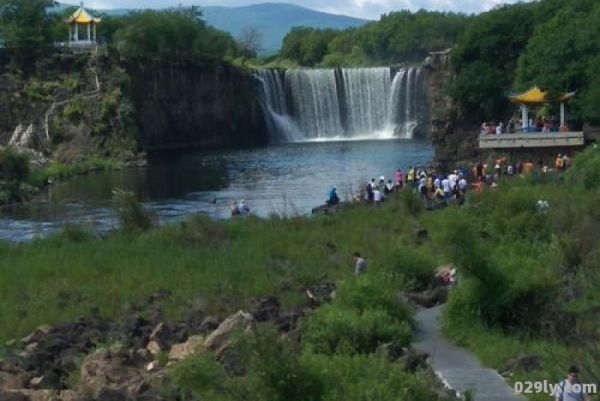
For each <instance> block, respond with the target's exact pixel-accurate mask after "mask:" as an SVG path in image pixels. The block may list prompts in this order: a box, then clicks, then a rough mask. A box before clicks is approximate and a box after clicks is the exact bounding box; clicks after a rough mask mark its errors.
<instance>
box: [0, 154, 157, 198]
mask: <svg viewBox="0 0 600 401" xmlns="http://www.w3.org/2000/svg"><path fill="white" fill-rule="evenodd" d="M146 164H147V161H146V159H145V155H144V154H140V155H138V156H134V157H132V158H130V159H129V160H127V161H125V160H116V159H110V158H109V159H105V158H99V157H94V156H89V157H86V158H83V159H82V160H80V161H77V162H72V163H61V162H48V163H47V164H44V165H41V166H40V165H37V164H36V163H35V162H34V163H32V161H31V156H30V155H29V154H28V153H26V152H21V151H19V150H14V149H10V148H6V149H0V207H2V206H14V205H15V204H18V203H23V202H28V201H30V200H32V199H33V198H34V197H35V196H36V195H37V194H38V193H39V192H40V191H41V190H42V189H44V188H46V187H47V186H49V185H52V184H55V183H57V182H60V181H64V180H68V179H70V178H73V177H76V176H79V175H85V174H90V173H94V172H99V171H115V170H120V169H123V168H126V167H140V166H145V165H146Z"/></svg>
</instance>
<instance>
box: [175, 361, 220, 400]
mask: <svg viewBox="0 0 600 401" xmlns="http://www.w3.org/2000/svg"><path fill="white" fill-rule="evenodd" d="M169 376H170V378H171V380H172V381H173V384H174V385H175V387H176V388H177V389H178V390H179V391H180V392H181V394H182V396H183V399H184V400H204V399H209V400H223V399H228V398H227V395H228V394H227V393H226V387H225V385H226V381H227V375H226V373H225V370H224V369H223V367H222V366H221V364H219V363H218V362H217V361H216V360H215V357H214V356H213V355H211V354H209V353H203V354H200V355H198V356H194V357H191V358H188V359H186V360H184V361H183V362H181V363H179V364H177V366H176V367H175V368H174V369H172V370H171V371H170V372H169Z"/></svg>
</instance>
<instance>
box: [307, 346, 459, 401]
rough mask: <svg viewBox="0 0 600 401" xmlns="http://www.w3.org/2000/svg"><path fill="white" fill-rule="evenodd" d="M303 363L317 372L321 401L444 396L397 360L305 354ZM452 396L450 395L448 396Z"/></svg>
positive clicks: (428, 400) (425, 400) (418, 400)
mask: <svg viewBox="0 0 600 401" xmlns="http://www.w3.org/2000/svg"><path fill="white" fill-rule="evenodd" d="M302 360H303V361H304V363H305V364H308V365H309V366H312V367H313V369H316V370H318V371H319V373H320V376H321V377H322V380H323V382H324V383H325V391H324V397H323V401H338V400H344V401H364V400H377V401H399V400H402V401H409V400H410V401H436V400H440V399H444V398H443V397H441V396H440V392H438V391H436V388H435V385H434V383H433V380H432V379H431V378H430V377H428V376H426V375H423V374H416V375H415V374H412V373H408V372H406V371H404V367H403V366H402V364H400V363H394V362H390V361H389V360H388V359H387V358H381V357H378V356H375V355H361V354H358V355H348V354H336V355H331V356H329V355H323V354H314V353H308V352H307V353H305V354H304V355H303V357H302ZM448 399H452V398H448Z"/></svg>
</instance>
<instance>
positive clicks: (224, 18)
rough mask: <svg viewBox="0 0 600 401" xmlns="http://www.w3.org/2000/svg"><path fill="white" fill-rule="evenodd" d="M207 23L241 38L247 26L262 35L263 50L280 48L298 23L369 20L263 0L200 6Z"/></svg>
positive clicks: (314, 25)
mask: <svg viewBox="0 0 600 401" xmlns="http://www.w3.org/2000/svg"><path fill="white" fill-rule="evenodd" d="M200 9H201V10H202V13H203V15H204V17H203V18H204V19H205V20H206V22H207V23H208V24H210V25H212V26H214V27H215V28H218V29H221V30H223V31H226V32H229V33H230V34H232V35H233V36H234V37H237V36H238V35H239V34H240V32H241V31H242V29H244V28H246V27H251V28H256V29H257V30H258V31H259V32H260V33H261V34H262V42H263V43H262V46H263V49H262V53H264V54H272V53H276V52H277V51H279V49H280V48H281V44H282V41H283V38H284V36H285V35H286V34H287V33H288V32H289V31H290V29H292V28H293V27H295V26H307V27H312V28H334V29H345V28H349V27H355V26H361V25H364V24H366V23H367V22H369V21H367V20H364V19H359V18H353V17H347V16H345V15H335V14H328V13H323V12H319V11H314V10H310V9H308V8H304V7H299V6H295V5H292V4H286V3H263V4H253V5H250V6H242V7H221V6H213V7H200Z"/></svg>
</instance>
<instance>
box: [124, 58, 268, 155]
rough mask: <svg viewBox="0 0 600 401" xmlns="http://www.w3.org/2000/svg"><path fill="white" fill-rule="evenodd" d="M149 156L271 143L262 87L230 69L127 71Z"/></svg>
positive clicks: (173, 66)
mask: <svg viewBox="0 0 600 401" xmlns="http://www.w3.org/2000/svg"><path fill="white" fill-rule="evenodd" d="M127 70H128V72H129V75H130V76H131V80H132V98H133V102H134V104H135V108H136V114H137V118H138V125H139V127H140V138H141V143H142V146H143V148H145V149H146V150H148V151H156V150H167V149H184V148H214V147H251V146H259V145H264V144H266V143H267V141H268V136H267V129H266V125H265V124H266V123H265V119H264V115H263V112H262V109H261V107H260V103H259V99H260V95H259V93H260V92H259V91H260V86H259V85H260V83H259V81H258V80H257V79H256V78H254V77H253V76H252V75H251V74H250V73H246V72H244V71H242V70H240V69H237V68H235V67H231V66H228V65H192V64H173V63H154V64H146V65H141V64H135V65H129V66H127Z"/></svg>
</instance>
